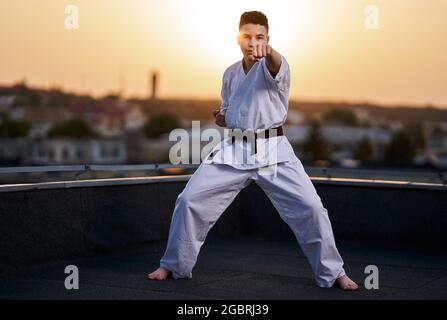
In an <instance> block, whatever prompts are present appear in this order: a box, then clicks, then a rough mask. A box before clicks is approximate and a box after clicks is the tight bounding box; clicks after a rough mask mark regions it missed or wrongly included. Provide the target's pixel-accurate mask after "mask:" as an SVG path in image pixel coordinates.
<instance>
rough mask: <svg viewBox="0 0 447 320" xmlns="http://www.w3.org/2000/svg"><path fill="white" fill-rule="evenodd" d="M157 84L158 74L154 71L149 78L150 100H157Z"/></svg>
mask: <svg viewBox="0 0 447 320" xmlns="http://www.w3.org/2000/svg"><path fill="white" fill-rule="evenodd" d="M157 82H158V72H157V71H152V73H151V75H150V76H149V92H150V100H155V99H157Z"/></svg>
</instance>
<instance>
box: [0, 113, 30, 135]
mask: <svg viewBox="0 0 447 320" xmlns="http://www.w3.org/2000/svg"><path fill="white" fill-rule="evenodd" d="M29 128H30V125H29V123H28V122H26V121H15V120H10V119H9V117H8V116H6V115H0V137H5V138H18V137H26V136H27V135H28V131H29Z"/></svg>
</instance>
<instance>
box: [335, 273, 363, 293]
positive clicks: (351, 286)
mask: <svg viewBox="0 0 447 320" xmlns="http://www.w3.org/2000/svg"><path fill="white" fill-rule="evenodd" d="M336 284H337V285H338V286H339V287H340V289H342V290H346V291H354V290H357V289H358V288H359V286H358V285H357V283H355V282H354V281H352V280H351V279H349V277H348V276H346V275H344V276H341V277H340V278H338V279H337V280H336Z"/></svg>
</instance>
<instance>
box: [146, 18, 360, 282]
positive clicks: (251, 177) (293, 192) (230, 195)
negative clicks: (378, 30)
mask: <svg viewBox="0 0 447 320" xmlns="http://www.w3.org/2000/svg"><path fill="white" fill-rule="evenodd" d="M268 29H269V27H268V20H267V17H266V16H265V15H264V14H263V13H261V12H258V11H250V12H245V13H244V14H242V16H241V20H240V24H239V36H238V44H239V46H240V48H241V51H242V53H243V59H242V60H241V61H238V62H236V63H234V64H233V65H231V66H230V67H229V68H227V69H226V70H225V73H224V76H223V83H222V106H221V109H220V111H217V110H216V111H214V116H215V118H216V123H217V124H218V125H219V126H222V127H228V128H229V129H240V130H244V131H247V130H251V131H252V132H255V133H256V136H254V139H251V140H250V141H249V139H246V140H244V139H237V140H236V139H234V138H232V139H224V140H223V141H222V142H221V143H220V144H218V145H217V146H216V147H215V148H214V149H213V151H212V152H211V153H210V154H209V156H208V157H207V159H205V160H204V161H203V163H202V164H201V165H200V166H199V168H198V169H197V170H196V172H195V173H194V175H193V176H192V177H191V179H190V180H189V181H188V183H187V185H186V187H185V189H184V190H183V191H182V193H181V194H180V195H179V196H178V198H177V201H176V203H175V209H174V213H173V216H172V221H171V226H170V230H169V239H168V244H167V248H166V251H165V253H164V255H163V257H162V259H161V260H160V268H158V269H157V270H155V271H154V272H152V273H151V274H149V275H148V278H149V279H152V280H164V279H166V278H168V277H173V278H175V279H179V278H191V277H192V269H193V267H194V265H195V263H196V261H197V256H198V254H199V251H200V248H201V246H202V245H203V243H204V241H205V237H206V235H207V234H208V231H209V230H210V229H211V227H212V226H213V225H214V224H215V222H216V221H217V219H218V218H219V217H220V215H221V214H222V213H223V212H224V211H225V209H226V208H227V207H228V206H229V205H230V204H231V202H232V201H233V200H234V198H235V197H236V196H237V194H238V193H239V192H240V191H241V190H242V189H243V188H244V187H246V186H248V185H249V184H250V183H251V182H252V181H254V182H255V183H257V184H258V185H259V186H260V187H261V188H262V189H263V190H264V192H265V193H266V195H267V196H268V198H269V199H270V200H271V202H272V204H273V205H274V206H275V208H276V209H277V211H278V213H279V214H280V216H281V218H282V219H283V220H284V221H285V222H286V223H287V224H288V225H289V226H290V228H291V229H292V231H293V232H294V235H295V237H296V239H297V240H298V243H299V245H300V247H301V249H302V250H303V252H304V254H305V255H306V257H307V259H308V261H309V263H310V265H311V268H312V270H313V272H314V275H315V280H316V282H317V285H318V286H320V287H331V286H333V285H334V284H337V285H338V286H339V287H340V288H342V289H344V290H356V289H357V288H358V285H357V284H356V283H355V282H353V281H352V280H351V279H349V278H348V277H347V275H346V274H345V271H344V269H343V260H342V258H341V257H340V254H339V252H338V250H337V248H336V245H335V240H334V236H333V233H332V227H331V223H330V220H329V217H328V212H327V210H326V209H325V208H324V207H323V204H322V202H321V199H320V197H319V196H318V195H317V192H316V190H315V188H314V186H313V184H312V182H311V180H310V178H309V177H308V175H307V174H306V172H305V171H304V168H303V166H302V164H301V161H300V160H299V159H298V158H297V157H296V155H295V153H294V152H293V148H292V146H291V145H290V143H289V141H288V140H287V138H286V137H285V136H284V135H283V134H282V125H283V124H284V122H285V120H286V117H287V110H288V99H289V89H290V69H289V65H288V63H287V61H286V60H285V58H284V57H283V56H282V55H281V54H279V53H278V52H277V51H275V50H274V49H273V48H272V47H271V46H270V45H269V44H268V43H269V36H268ZM272 128H273V129H274V130H273V131H274V133H273V134H269V132H272V130H270V129H272ZM261 150H262V151H264V152H260V151H261ZM238 151H242V154H244V155H247V159H248V154H251V155H252V156H253V158H250V159H254V161H251V162H250V163H249V162H248V161H247V160H244V159H243V158H242V161H241V159H240V158H237V157H236V155H237V154H238ZM272 155H273V156H272ZM272 172H273V173H272Z"/></svg>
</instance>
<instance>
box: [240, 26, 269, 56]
mask: <svg viewBox="0 0 447 320" xmlns="http://www.w3.org/2000/svg"><path fill="white" fill-rule="evenodd" d="M269 39H270V37H269V36H268V35H267V28H266V27H265V26H262V25H260V24H252V23H248V24H244V25H243V26H242V27H241V28H240V29H239V35H238V37H237V43H238V44H239V46H240V47H241V51H242V54H243V55H244V58H247V59H248V60H250V61H254V58H253V54H252V49H253V47H254V46H255V45H257V44H267V43H268V42H269Z"/></svg>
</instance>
